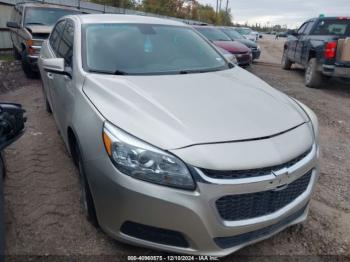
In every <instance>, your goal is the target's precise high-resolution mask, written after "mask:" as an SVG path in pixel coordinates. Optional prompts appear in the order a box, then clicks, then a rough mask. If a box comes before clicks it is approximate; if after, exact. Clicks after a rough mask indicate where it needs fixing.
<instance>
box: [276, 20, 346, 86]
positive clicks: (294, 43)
mask: <svg viewBox="0 0 350 262" xmlns="http://www.w3.org/2000/svg"><path fill="white" fill-rule="evenodd" d="M293 63H297V64H300V65H302V66H303V67H304V68H306V70H305V84H306V86H308V87H312V88H318V87H320V86H321V84H322V82H323V80H324V79H327V78H329V77H341V78H347V79H350V17H319V18H314V19H310V20H308V21H306V22H305V23H304V24H303V25H302V26H301V27H300V28H299V30H297V31H296V32H293V33H292V35H291V36H290V37H289V38H288V39H287V41H286V43H285V45H284V53H283V58H282V67H283V68H284V69H286V70H289V69H290V68H291V66H292V64H293Z"/></svg>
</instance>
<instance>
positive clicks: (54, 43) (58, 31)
mask: <svg viewBox="0 0 350 262" xmlns="http://www.w3.org/2000/svg"><path fill="white" fill-rule="evenodd" d="M65 24H66V21H64V20H63V21H61V22H59V23H58V24H57V25H56V26H55V28H54V29H53V30H52V33H51V35H50V39H49V43H50V46H51V48H52V49H53V51H54V53H55V54H56V55H57V49H58V45H59V43H60V39H61V35H62V32H63V29H64V26H65Z"/></svg>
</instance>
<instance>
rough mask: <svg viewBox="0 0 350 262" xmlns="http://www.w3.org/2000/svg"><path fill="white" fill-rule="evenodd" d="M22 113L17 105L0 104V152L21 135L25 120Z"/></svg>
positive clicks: (20, 107)
mask: <svg viewBox="0 0 350 262" xmlns="http://www.w3.org/2000/svg"><path fill="white" fill-rule="evenodd" d="M24 112H25V110H24V109H23V108H22V106H21V105H19V104H10V103H1V104H0V151H1V150H2V149H4V148H5V147H7V146H8V145H9V144H11V143H12V142H14V141H15V140H17V139H18V138H19V137H20V136H21V135H22V134H23V132H24V123H25V122H26V120H27V119H26V118H25V117H24V116H23V115H24Z"/></svg>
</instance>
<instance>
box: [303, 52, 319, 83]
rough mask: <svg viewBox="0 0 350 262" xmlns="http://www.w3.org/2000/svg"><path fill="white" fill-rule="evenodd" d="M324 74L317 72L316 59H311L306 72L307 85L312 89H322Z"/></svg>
mask: <svg viewBox="0 0 350 262" xmlns="http://www.w3.org/2000/svg"><path fill="white" fill-rule="evenodd" d="M322 80H323V77H322V74H321V72H319V71H318V70H317V60H316V58H311V59H310V60H309V63H308V64H307V67H306V70H305V85H306V86H307V87H310V88H321V85H322Z"/></svg>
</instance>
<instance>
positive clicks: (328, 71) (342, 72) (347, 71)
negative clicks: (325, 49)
mask: <svg viewBox="0 0 350 262" xmlns="http://www.w3.org/2000/svg"><path fill="white" fill-rule="evenodd" d="M322 73H323V74H324V75H326V76H331V77H342V78H350V66H348V67H345V66H334V65H323V66H322Z"/></svg>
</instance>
